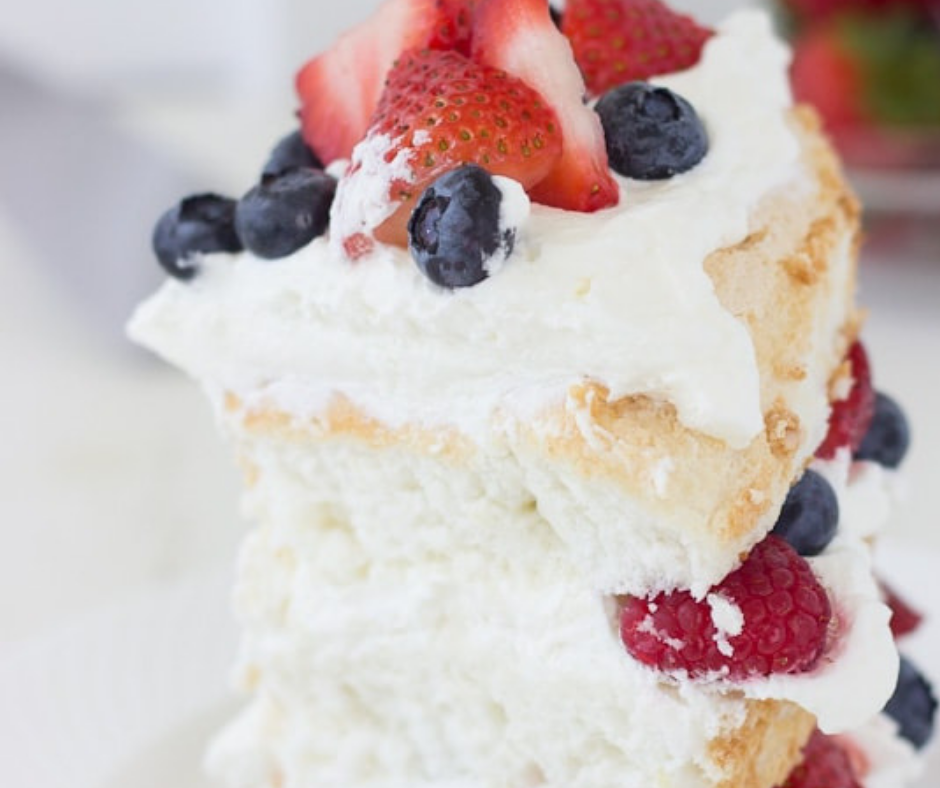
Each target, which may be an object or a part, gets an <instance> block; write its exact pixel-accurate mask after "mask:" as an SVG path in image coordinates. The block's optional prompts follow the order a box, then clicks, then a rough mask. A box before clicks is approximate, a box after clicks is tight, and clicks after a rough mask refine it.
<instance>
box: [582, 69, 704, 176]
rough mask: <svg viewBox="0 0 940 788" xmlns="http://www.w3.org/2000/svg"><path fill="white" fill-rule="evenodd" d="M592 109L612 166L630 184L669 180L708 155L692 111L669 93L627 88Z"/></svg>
mask: <svg viewBox="0 0 940 788" xmlns="http://www.w3.org/2000/svg"><path fill="white" fill-rule="evenodd" d="M595 109H596V111H597V114H598V115H599V116H600V119H601V125H603V127H604V137H605V140H606V143H607V156H608V158H609V160H610V166H611V168H612V169H613V170H614V171H615V172H618V173H620V174H621V175H625V176H626V177H628V178H636V179H638V180H644V181H650V180H661V179H664V178H671V177H673V176H674V175H678V174H679V173H681V172H686V171H688V170H690V169H692V168H693V167H694V166H695V165H696V164H698V163H699V162H700V161H701V160H702V159H703V158H704V157H705V154H706V153H707V152H708V135H707V134H706V132H705V127H704V125H703V124H702V121H701V120H700V119H699V116H698V114H697V113H696V112H695V109H694V108H693V107H692V105H691V104H689V102H688V101H686V100H685V99H684V98H682V96H680V95H678V94H677V93H673V92H672V91H671V90H668V89H667V88H661V87H655V86H653V85H650V84H649V83H647V82H627V83H626V84H623V85H618V86H617V87H615V88H613V89H612V90H610V91H608V92H607V93H605V94H604V96H602V97H601V99H600V101H598V102H597V106H596V107H595Z"/></svg>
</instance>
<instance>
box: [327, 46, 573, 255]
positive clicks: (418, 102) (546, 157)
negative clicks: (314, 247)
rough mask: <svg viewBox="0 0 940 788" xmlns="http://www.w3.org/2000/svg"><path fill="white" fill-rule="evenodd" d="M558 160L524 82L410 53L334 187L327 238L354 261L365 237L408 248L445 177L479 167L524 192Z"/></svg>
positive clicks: (545, 111) (550, 119)
mask: <svg viewBox="0 0 940 788" xmlns="http://www.w3.org/2000/svg"><path fill="white" fill-rule="evenodd" d="M561 155H562V135H561V130H560V128H559V122H558V118H557V116H556V114H555V112H554V111H553V110H552V109H551V107H550V106H549V105H548V104H547V102H546V101H545V100H544V99H543V98H542V96H541V95H539V94H538V93H537V92H536V91H535V90H533V89H532V88H531V87H529V86H528V85H526V84H525V83H524V82H523V81H522V80H520V79H518V78H516V77H514V76H511V75H510V74H507V73H506V72H505V71H503V70H501V69H497V68H492V67H490V66H485V65H480V64H478V63H475V62H473V61H472V60H470V59H469V58H467V57H464V56H463V55H461V54H460V53H459V52H456V51H441V50H432V49H413V50H409V51H408V52H406V53H404V54H402V56H401V57H400V58H399V59H398V61H397V62H396V63H395V66H394V67H393V68H392V71H391V72H390V73H389V76H388V82H387V86H386V89H385V92H384V93H383V94H382V98H381V100H380V102H379V106H378V109H377V110H376V112H375V116H374V117H373V120H372V124H371V126H370V129H369V133H368V135H367V136H366V138H365V139H364V140H363V141H362V143H361V144H360V145H358V146H357V147H356V149H355V150H354V152H353V158H352V167H351V170H350V172H349V173H347V175H346V176H345V177H344V178H343V180H342V181H341V182H340V185H339V190H338V192H337V196H336V203H335V205H334V217H335V218H336V221H335V222H334V231H336V232H338V233H339V237H340V238H341V239H343V245H344V247H345V249H346V252H347V254H349V255H350V256H352V257H355V256H358V255H361V254H362V253H363V252H364V251H367V250H368V249H369V243H368V238H369V236H371V235H374V237H375V238H377V239H378V240H380V241H382V242H384V243H393V244H398V245H402V246H403V245H406V244H407V240H408V238H407V233H406V226H407V223H408V217H409V215H410V213H411V208H412V207H413V205H414V202H415V200H416V199H417V198H418V197H419V196H420V195H421V192H422V191H423V190H424V188H425V187H426V186H428V185H429V184H430V183H431V182H432V181H433V180H434V179H436V178H438V177H439V176H441V175H443V174H444V173H445V172H447V171H448V170H451V169H454V168H455V167H457V166H459V165H461V164H466V163H474V164H479V165H480V166H481V167H483V168H485V169H486V170H488V171H489V172H491V173H493V174H495V175H504V176H507V177H510V178H513V179H515V180H517V181H519V182H520V183H521V184H522V185H523V187H525V188H530V187H532V186H533V185H534V184H536V183H538V182H539V181H541V180H542V179H543V178H545V176H546V175H547V174H548V173H549V172H550V171H551V170H552V168H553V167H554V165H555V163H556V161H558V159H559V158H560V157H561Z"/></svg>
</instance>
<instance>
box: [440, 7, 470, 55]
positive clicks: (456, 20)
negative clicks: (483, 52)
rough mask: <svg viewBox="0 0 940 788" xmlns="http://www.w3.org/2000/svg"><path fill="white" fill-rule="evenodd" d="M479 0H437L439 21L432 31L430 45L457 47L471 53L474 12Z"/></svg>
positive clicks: (460, 50)
mask: <svg viewBox="0 0 940 788" xmlns="http://www.w3.org/2000/svg"><path fill="white" fill-rule="evenodd" d="M478 2H479V0H437V9H438V23H437V25H436V27H435V29H434V30H433V31H432V35H431V39H430V41H429V42H428V47H430V48H431V49H455V50H457V51H458V52H460V54H461V55H469V54H470V41H471V37H472V32H473V12H474V9H475V8H476V6H477V3H478Z"/></svg>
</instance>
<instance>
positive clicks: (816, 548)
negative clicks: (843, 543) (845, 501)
mask: <svg viewBox="0 0 940 788" xmlns="http://www.w3.org/2000/svg"><path fill="white" fill-rule="evenodd" d="M838 525H839V501H838V499H837V498H836V494H835V491H834V490H833V489H832V486H831V485H830V484H829V482H827V481H826V480H825V479H824V478H823V477H822V476H820V475H819V474H818V473H816V471H810V470H808V471H806V472H805V473H804V474H803V476H802V478H801V479H800V480H799V481H798V482H797V483H796V484H795V485H793V487H792V488H791V489H790V492H789V494H788V495H787V499H786V500H785V501H784V502H783V508H782V509H781V510H780V516H779V517H778V518H777V524H776V525H775V526H774V530H773V533H775V534H776V535H777V536H779V537H781V538H782V539H785V540H786V541H787V542H789V543H790V546H791V547H792V548H793V549H794V550H796V551H797V552H798V553H799V554H800V555H805V556H811V555H819V554H820V553H821V552H822V551H823V550H825V549H826V545H828V544H829V542H831V541H832V538H833V537H834V536H835V535H836V527H837V526H838Z"/></svg>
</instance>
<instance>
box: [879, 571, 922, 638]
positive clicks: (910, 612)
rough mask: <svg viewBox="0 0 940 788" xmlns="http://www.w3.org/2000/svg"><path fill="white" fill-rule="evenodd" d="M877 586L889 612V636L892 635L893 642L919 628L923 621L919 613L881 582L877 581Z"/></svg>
mask: <svg viewBox="0 0 940 788" xmlns="http://www.w3.org/2000/svg"><path fill="white" fill-rule="evenodd" d="M879 586H880V587H881V596H882V598H883V599H884V603H885V604H886V605H887V606H888V609H889V610H890V611H891V634H892V635H894V638H895V640H897V639H898V638H901V637H904V636H905V635H909V634H910V633H911V632H914V631H915V630H916V629H917V628H918V627H920V625H921V623H922V622H923V620H924V617H923V615H922V614H921V613H920V611H919V610H917V609H915V608H914V607H913V606H912V605H911V604H910V603H909V602H908V601H907V600H906V599H904V598H903V597H902V596H901V595H900V594H898V592H897V591H895V590H894V589H893V588H891V586H889V585H888V584H887V583H885V582H884V581H883V580H881V581H879Z"/></svg>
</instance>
